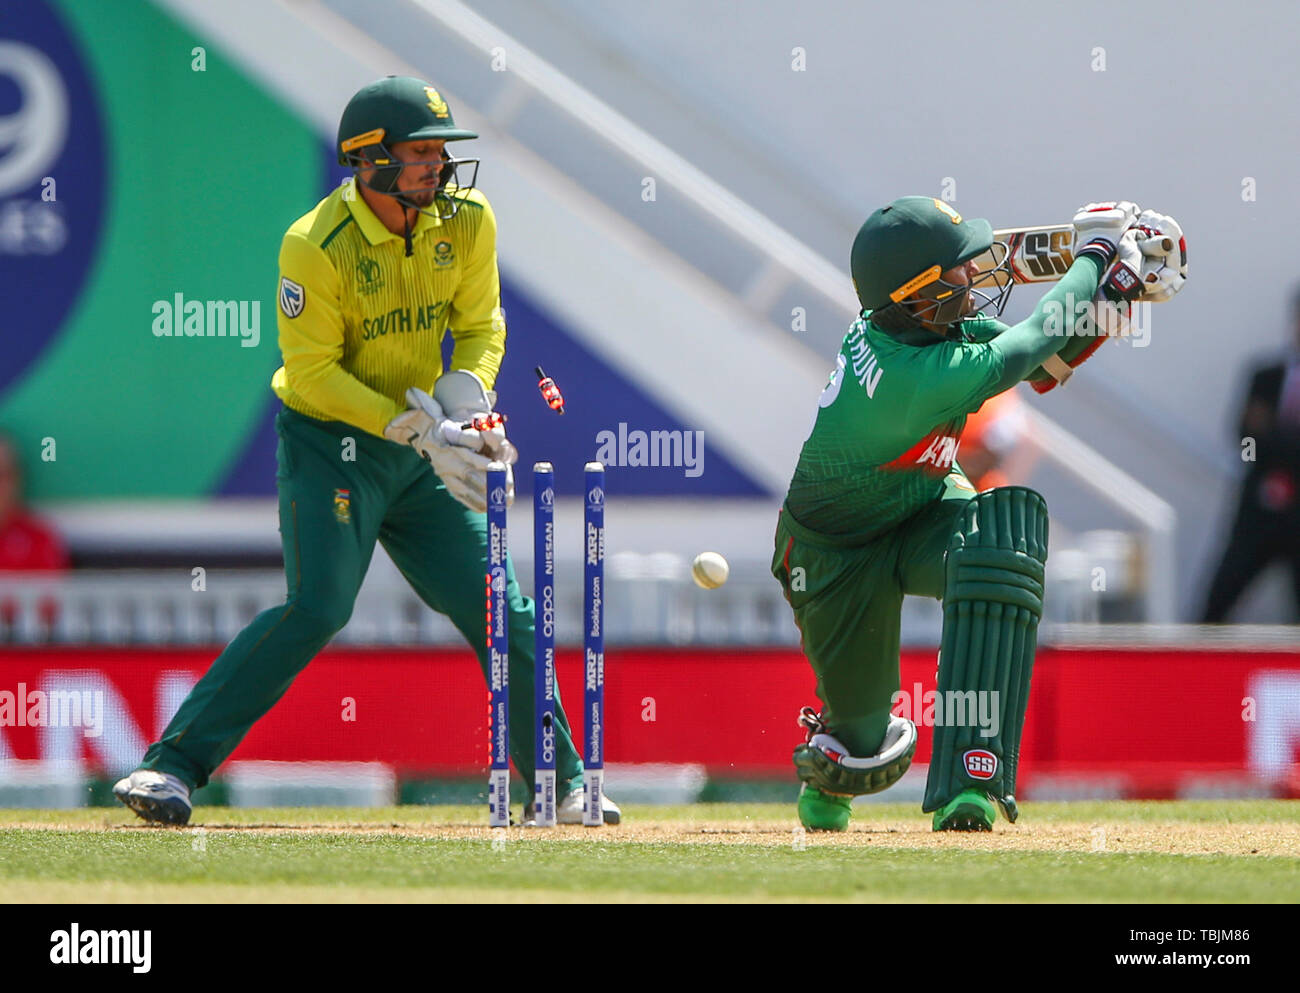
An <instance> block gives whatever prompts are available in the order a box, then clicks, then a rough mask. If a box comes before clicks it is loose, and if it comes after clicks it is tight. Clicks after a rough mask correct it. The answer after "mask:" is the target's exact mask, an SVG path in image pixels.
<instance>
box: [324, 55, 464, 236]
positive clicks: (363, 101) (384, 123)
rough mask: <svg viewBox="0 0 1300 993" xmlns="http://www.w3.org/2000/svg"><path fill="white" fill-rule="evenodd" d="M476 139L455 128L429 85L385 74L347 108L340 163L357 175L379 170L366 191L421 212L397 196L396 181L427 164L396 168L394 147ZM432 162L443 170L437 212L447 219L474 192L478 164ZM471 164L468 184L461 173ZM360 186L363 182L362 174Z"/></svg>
mask: <svg viewBox="0 0 1300 993" xmlns="http://www.w3.org/2000/svg"><path fill="white" fill-rule="evenodd" d="M477 137H478V135H477V134H476V133H475V132H473V131H466V130H465V129H464V128H458V127H457V126H456V121H455V119H454V118H453V117H452V116H451V108H449V107H448V106H447V101H446V100H444V99H443V98H442V96H441V95H440V94H439V93H438V91H437V90H435V89H434V88H433V87H432V86H431V85H430V84H429V83H427V82H425V81H424V80H422V79H416V78H415V77H413V76H385V77H384V78H383V79H377V80H375V82H373V83H371V84H370V85H368V86H365V87H363V88H362V89H360V90H358V91H357V93H356V95H355V96H353V97H352V99H351V100H349V101H348V105H347V106H346V107H345V108H343V117H342V119H340V121H339V133H338V142H337V151H338V156H339V165H345V166H351V167H352V169H353V170H354V171H355V172H357V173H359V172H360V170H361V169H363V168H370V167H375V171H374V175H373V176H372V177H371V179H370V181H369V182H368V183H366V184H365V185H366V186H367V187H369V188H370V189H372V190H374V191H375V192H376V193H383V194H385V195H386V196H391V197H393V198H394V199H396V200H397V202H398V203H400V204H402V206H404V207H411V208H414V209H416V210H419V209H422V208H420V207H419V206H418V205H417V204H416V203H415V202H414V201H411V200H410V199H409V198H408V197H406V196H404V195H403V194H401V193H398V192H397V178H398V176H400V175H401V173H402V169H403V168H405V166H420V165H428V164H429V163H428V162H407V163H398V164H394V157H393V154H392V147H393V146H394V145H396V144H397V143H398V142H402V141H421V140H426V139H442V140H443V141H464V140H466V139H468V138H477ZM434 164H436V165H439V166H440V167H441V169H440V171H439V174H438V191H439V192H438V195H437V196H436V197H435V203H437V204H438V211H437V213H438V216H439V217H441V218H442V219H443V220H448V219H450V218H451V217H454V216H455V214H456V211H458V210H459V209H460V205H461V203H463V202H464V196H465V194H466V193H468V192H469V191H470V190H472V189H473V188H474V184H475V183H476V182H477V180H478V164H479V160H478V159H457V158H452V157H451V156H449V155H447V154H446V153H444V155H443V158H442V159H441V160H438V161H436V162H434ZM471 166H472V167H473V168H472V171H470V173H469V177H468V179H469V181H468V182H465V181H464V178H463V176H462V172H463V171H465V170H469V167H471ZM357 182H362V180H361V178H360V176H359V175H358V177H357Z"/></svg>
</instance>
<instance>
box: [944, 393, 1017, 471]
mask: <svg viewBox="0 0 1300 993" xmlns="http://www.w3.org/2000/svg"><path fill="white" fill-rule="evenodd" d="M1027 431H1028V422H1027V420H1026V418H1025V410H1024V405H1023V403H1022V402H1021V400H1020V397H1019V396H1018V395H1017V394H1016V391H1015V390H1014V389H1012V390H1007V391H1006V392H1004V393H999V394H997V395H996V396H992V397H989V399H987V400H985V401H984V405H983V406H982V407H980V409H979V410H977V411H976V412H975V413H973V414H971V415H970V416H969V417H968V418H966V427H965V428H964V429H963V430H962V433H961V454H960V455H959V456H958V459H957V461H958V463H959V464H960V465H961V467H962V469H963V471H965V473H966V478H967V479H969V480H970V482H971V485H972V486H974V487H975V490H976V491H977V492H982V491H983V490H991V489H992V488H993V487H995V486H1011V485H1012V484H1014V483H1023V482H1024V481H1025V477H1026V476H1027V474H1028V470H1029V466H1028V465H1027V464H1023V460H1021V459H1019V458H1017V457H1016V456H1018V455H1019V454H1020V453H1019V452H1017V449H1018V448H1020V444H1021V442H1022V441H1023V440H1024V438H1025V435H1026V433H1027ZM1012 463H1021V464H1012Z"/></svg>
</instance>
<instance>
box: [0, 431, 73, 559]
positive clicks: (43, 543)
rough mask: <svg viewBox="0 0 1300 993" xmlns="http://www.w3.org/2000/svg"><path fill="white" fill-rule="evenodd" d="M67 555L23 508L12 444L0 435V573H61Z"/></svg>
mask: <svg viewBox="0 0 1300 993" xmlns="http://www.w3.org/2000/svg"><path fill="white" fill-rule="evenodd" d="M67 567H68V552H67V549H65V548H64V547H63V541H62V539H60V538H59V536H58V533H57V532H56V531H55V530H54V528H53V527H51V526H50V525H49V524H47V523H46V522H45V521H43V520H41V519H40V518H39V517H37V516H36V515H35V514H33V513H31V512H30V511H29V510H27V508H26V507H25V506H23V495H22V469H21V467H20V466H19V464H18V449H17V446H15V445H14V443H13V441H12V440H11V439H10V438H8V437H6V436H4V435H0V572H61V571H63V570H64V569H66V568H67Z"/></svg>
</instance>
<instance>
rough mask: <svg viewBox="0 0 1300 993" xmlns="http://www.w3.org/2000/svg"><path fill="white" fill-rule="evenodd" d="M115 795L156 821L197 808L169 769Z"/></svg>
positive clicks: (134, 777)
mask: <svg viewBox="0 0 1300 993" xmlns="http://www.w3.org/2000/svg"><path fill="white" fill-rule="evenodd" d="M113 795H114V796H115V797H117V798H118V799H119V800H121V801H122V802H123V803H124V804H126V805H127V806H128V807H130V808H131V809H132V810H134V811H135V812H136V813H137V814H138V815H140V816H141V817H142V818H144V819H145V820H146V821H149V822H151V823H154V824H188V823H189V820H190V812H191V811H192V810H193V807H192V806H191V804H190V788H189V787H188V786H186V785H185V784H184V783H182V782H181V781H180V780H179V779H177V778H176V777H175V776H173V775H172V774H171V773H169V772H154V771H152V770H151V769H136V770H135V772H133V773H131V775H129V776H127V777H126V778H125V779H119V780H118V781H117V782H116V783H115V784H114V785H113ZM579 813H581V811H579Z"/></svg>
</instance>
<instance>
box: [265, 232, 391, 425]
mask: <svg viewBox="0 0 1300 993" xmlns="http://www.w3.org/2000/svg"><path fill="white" fill-rule="evenodd" d="M280 274H281V276H282V277H288V278H289V279H292V280H293V281H294V282H296V283H299V284H301V285H302V287H303V291H304V294H303V306H302V309H301V311H300V312H299V313H298V316H297V317H289V316H288V315H287V314H286V313H285V312H284V309H283V308H277V309H276V321H277V326H278V329H279V340H280V354H281V355H282V356H283V357H284V376H285V380H286V381H287V383H288V386H289V388H290V389H291V390H293V392H294V393H296V394H297V395H298V396H300V397H301V398H302V399H303V400H305V401H306V402H307V403H309V404H310V405H311V406H312V407H314V408H315V409H317V410H319V411H321V412H323V413H325V414H328V415H329V416H330V417H332V418H334V419H335V420H339V421H343V422H344V423H345V424H354V425H356V426H357V427H359V428H361V429H362V430H363V431H368V432H370V433H371V434H374V435H378V436H379V437H381V438H382V437H383V436H384V427H385V425H387V424H388V423H389V421H391V420H392V419H393V418H394V417H396V416H397V415H398V414H399V413H401V412H402V410H403V409H404V408H403V407H402V406H400V405H399V404H397V403H395V402H394V401H393V400H391V399H389V398H388V397H386V396H384V395H383V394H382V393H377V392H376V391H374V390H372V389H371V388H370V387H369V386H367V385H366V384H365V383H363V382H361V380H359V379H357V378H356V377H355V376H353V375H352V374H351V373H350V372H348V371H347V370H346V369H344V368H343V366H342V365H340V364H339V363H340V361H341V359H342V358H343V317H342V314H341V312H340V309H339V276H338V273H337V272H335V271H334V267H333V266H332V265H330V262H329V260H328V259H327V258H326V257H325V253H324V252H322V251H321V250H320V249H319V248H317V247H316V246H315V245H313V244H311V243H310V242H309V241H307V239H305V238H302V237H300V236H299V235H296V234H287V235H285V238H284V241H283V243H282V244H281V246H280Z"/></svg>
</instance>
